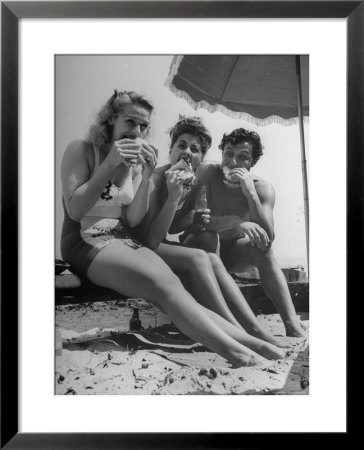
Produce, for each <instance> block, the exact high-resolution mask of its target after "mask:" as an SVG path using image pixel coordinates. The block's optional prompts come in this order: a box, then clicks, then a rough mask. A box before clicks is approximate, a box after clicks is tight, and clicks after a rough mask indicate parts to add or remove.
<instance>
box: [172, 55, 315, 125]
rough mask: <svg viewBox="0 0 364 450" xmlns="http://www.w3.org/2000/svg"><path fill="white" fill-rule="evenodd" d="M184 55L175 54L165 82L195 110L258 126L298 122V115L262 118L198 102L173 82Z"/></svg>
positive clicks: (306, 118)
mask: <svg viewBox="0 0 364 450" xmlns="http://www.w3.org/2000/svg"><path fill="white" fill-rule="evenodd" d="M182 58H183V56H175V57H174V58H173V61H172V64H171V68H170V71H169V75H168V78H167V80H166V82H165V86H166V87H168V88H169V89H170V90H171V91H172V92H173V94H174V95H175V96H176V97H178V98H183V99H184V100H186V102H187V103H188V104H189V105H190V106H191V107H192V108H193V109H194V110H195V111H197V110H199V109H200V108H204V109H206V110H207V111H208V112H210V113H214V112H216V111H219V112H221V113H223V114H225V115H226V116H229V117H231V118H232V119H242V120H245V121H246V122H249V123H252V124H254V125H257V126H266V125H271V124H273V123H276V124H279V125H284V126H290V125H295V124H297V123H298V117H292V118H290V119H284V118H283V117H280V116H269V117H265V118H264V119H260V118H258V117H254V116H252V115H250V114H248V113H246V112H242V111H231V110H230V109H228V108H226V106H224V105H219V104H217V105H211V104H210V103H208V102H207V101H205V100H201V101H200V102H196V101H195V100H193V99H192V98H191V96H190V95H189V94H188V93H187V92H185V91H181V90H180V89H177V88H176V87H175V86H174V84H173V78H174V77H175V75H176V74H177V71H178V68H179V65H180V63H181V61H182ZM308 119H309V117H308V116H304V117H303V121H304V123H308Z"/></svg>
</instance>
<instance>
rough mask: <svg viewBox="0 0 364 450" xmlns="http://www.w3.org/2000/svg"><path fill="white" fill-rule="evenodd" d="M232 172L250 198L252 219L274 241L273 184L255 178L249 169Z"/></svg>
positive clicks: (247, 197) (246, 195)
mask: <svg viewBox="0 0 364 450" xmlns="http://www.w3.org/2000/svg"><path fill="white" fill-rule="evenodd" d="M230 173H231V174H232V177H233V179H234V180H235V181H239V183H240V188H241V190H242V192H243V194H244V195H245V197H246V199H247V200H248V205H249V216H250V221H251V222H254V223H256V224H258V225H259V226H261V227H262V228H263V229H264V230H265V232H266V233H267V235H268V237H269V240H270V241H273V239H274V222H273V207H274V203H275V192H274V189H273V187H272V185H271V184H269V183H267V182H266V181H264V180H255V179H254V178H253V175H252V174H251V173H250V172H249V171H248V170H247V169H242V168H237V169H233V170H232V171H231V172H230Z"/></svg>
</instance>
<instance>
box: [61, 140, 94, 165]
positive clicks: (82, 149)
mask: <svg viewBox="0 0 364 450" xmlns="http://www.w3.org/2000/svg"><path fill="white" fill-rule="evenodd" d="M85 162H87V165H88V166H89V167H93V164H94V152H93V148H92V145H91V143H90V142H87V141H85V140H82V139H77V140H75V141H72V142H70V143H69V144H68V146H67V147H66V150H65V152H64V155H63V163H64V164H67V165H68V164H79V163H85Z"/></svg>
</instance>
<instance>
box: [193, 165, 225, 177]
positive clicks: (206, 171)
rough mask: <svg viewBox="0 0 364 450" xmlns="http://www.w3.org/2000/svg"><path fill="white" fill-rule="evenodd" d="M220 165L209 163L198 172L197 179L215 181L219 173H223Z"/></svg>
mask: <svg viewBox="0 0 364 450" xmlns="http://www.w3.org/2000/svg"><path fill="white" fill-rule="evenodd" d="M220 167H221V166H220V164H218V163H208V164H203V165H201V166H200V167H199V168H198V170H197V171H196V177H197V179H198V180H201V181H207V180H210V179H215V178H216V174H217V173H218V171H219V170H220V171H221V168H220Z"/></svg>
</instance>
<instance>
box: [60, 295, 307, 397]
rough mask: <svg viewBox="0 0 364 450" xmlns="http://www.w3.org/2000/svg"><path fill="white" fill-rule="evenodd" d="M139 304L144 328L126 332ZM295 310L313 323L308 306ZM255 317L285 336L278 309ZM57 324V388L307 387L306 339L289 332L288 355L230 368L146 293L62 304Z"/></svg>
mask: <svg viewBox="0 0 364 450" xmlns="http://www.w3.org/2000/svg"><path fill="white" fill-rule="evenodd" d="M135 306H137V307H138V309H139V314H140V318H141V320H142V325H143V328H144V330H145V331H143V332H140V333H139V332H134V333H130V332H129V321H130V319H131V316H132V312H133V307H135ZM298 314H299V316H300V317H301V320H302V321H303V322H304V323H305V324H306V325H308V324H309V316H308V313H298ZM258 320H259V321H261V322H262V323H263V324H264V326H265V327H266V328H267V329H268V330H269V331H270V332H271V333H272V334H273V335H275V336H280V337H282V336H284V335H285V332H284V326H283V324H282V321H281V319H280V316H279V315H278V314H269V315H264V314H261V315H258ZM56 327H57V333H56V336H58V345H57V347H58V352H56V361H55V369H56V373H55V393H56V394H58V395H140V394H142V395H145V394H151V395H166V394H167V395H168V394H177V395H182V394H185V395H204V394H211V395H214V394H220V395H221V394H223V395H227V394H229V395H231V394H245V395H249V394H250V395H251V394H253V395H271V394H275V395H281V394H282V395H284V394H294V395H302V394H308V393H309V345H308V339H302V338H285V339H286V340H287V342H288V343H289V344H290V345H291V347H290V348H289V349H287V352H286V356H285V357H284V358H283V359H280V360H277V361H268V360H266V359H263V358H261V360H260V362H259V364H258V365H257V366H254V367H241V368H238V369H233V368H231V367H230V364H229V363H228V362H227V361H226V360H225V359H223V358H222V357H220V356H219V355H217V354H216V353H213V352H210V351H208V350H207V349H206V348H205V347H203V346H202V345H200V344H198V343H194V342H192V341H191V340H189V339H188V338H187V337H185V336H183V335H181V334H180V333H179V332H178V330H177V329H175V328H174V326H173V325H172V324H171V323H170V320H169V318H168V317H167V316H166V315H165V314H163V313H162V312H161V311H159V310H158V309H157V308H155V307H154V306H152V305H151V304H149V303H148V302H145V301H143V300H141V299H128V300H113V301H107V302H93V303H83V304H71V305H59V306H57V307H56ZM61 339H62V349H60V340H61ZM56 342H57V339H56Z"/></svg>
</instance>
